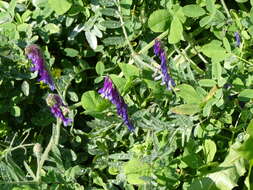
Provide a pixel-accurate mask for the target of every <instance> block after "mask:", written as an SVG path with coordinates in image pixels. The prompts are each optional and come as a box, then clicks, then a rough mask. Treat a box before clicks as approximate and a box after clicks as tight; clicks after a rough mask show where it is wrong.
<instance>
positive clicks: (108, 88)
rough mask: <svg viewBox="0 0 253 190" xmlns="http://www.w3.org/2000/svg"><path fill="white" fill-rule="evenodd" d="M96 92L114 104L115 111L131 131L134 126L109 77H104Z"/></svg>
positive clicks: (122, 100) (125, 105)
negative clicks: (101, 85)
mask: <svg viewBox="0 0 253 190" xmlns="http://www.w3.org/2000/svg"><path fill="white" fill-rule="evenodd" d="M98 92H99V93H100V94H101V96H102V97H103V98H105V99H108V100H110V101H111V102H112V103H113V104H114V105H115V106H116V109H117V113H118V115H119V116H121V118H122V119H123V121H124V124H126V125H127V126H128V129H129V130H130V131H133V130H134V127H133V125H132V123H131V122H130V120H129V118H128V112H127V104H126V103H125V101H124V99H123V98H122V97H121V96H120V94H119V93H118V91H117V89H116V88H115V87H114V85H113V82H112V80H111V79H110V78H109V77H105V81H104V86H103V88H101V89H99V90H98Z"/></svg>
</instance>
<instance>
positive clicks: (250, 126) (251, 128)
mask: <svg viewBox="0 0 253 190" xmlns="http://www.w3.org/2000/svg"><path fill="white" fill-rule="evenodd" d="M247 133H248V134H249V135H250V136H251V137H253V119H251V120H250V122H249V124H248V127H247Z"/></svg>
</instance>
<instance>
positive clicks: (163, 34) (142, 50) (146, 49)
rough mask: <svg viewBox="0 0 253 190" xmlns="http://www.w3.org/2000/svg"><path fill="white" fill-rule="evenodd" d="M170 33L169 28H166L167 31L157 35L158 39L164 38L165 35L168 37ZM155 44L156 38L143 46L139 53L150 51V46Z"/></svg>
mask: <svg viewBox="0 0 253 190" xmlns="http://www.w3.org/2000/svg"><path fill="white" fill-rule="evenodd" d="M168 33H169V30H166V31H165V32H163V33H161V34H160V35H159V36H157V39H160V40H161V39H163V38H164V37H166V36H167V35H168ZM154 44H155V39H154V40H152V41H151V42H149V43H148V44H147V45H146V46H145V47H144V48H142V49H141V50H140V51H139V52H138V54H142V53H144V52H146V51H148V50H149V49H150V48H152V47H153V46H154Z"/></svg>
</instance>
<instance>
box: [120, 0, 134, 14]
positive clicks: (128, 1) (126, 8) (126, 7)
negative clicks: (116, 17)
mask: <svg viewBox="0 0 253 190" xmlns="http://www.w3.org/2000/svg"><path fill="white" fill-rule="evenodd" d="M132 3H133V0H121V1H120V6H121V14H123V15H130V13H131V5H132Z"/></svg>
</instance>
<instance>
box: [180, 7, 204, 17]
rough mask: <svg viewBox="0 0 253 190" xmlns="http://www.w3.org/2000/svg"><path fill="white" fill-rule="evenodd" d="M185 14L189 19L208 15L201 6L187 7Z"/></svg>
mask: <svg viewBox="0 0 253 190" xmlns="http://www.w3.org/2000/svg"><path fill="white" fill-rule="evenodd" d="M183 12H184V15H185V16H188V17H200V16H202V15H204V14H205V13H206V11H205V10H204V9H203V8H202V7H200V6H199V5H195V4H192V5H186V6H184V7H183Z"/></svg>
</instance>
